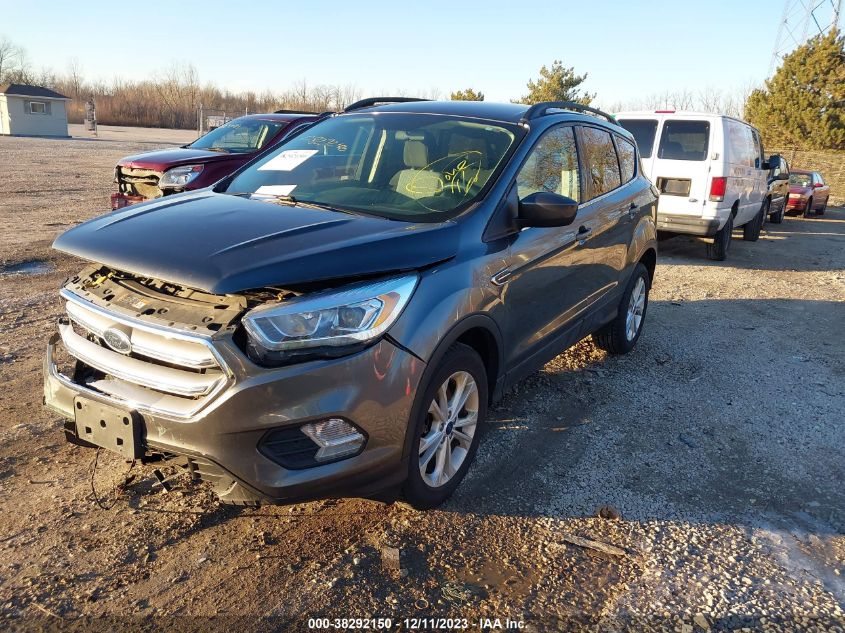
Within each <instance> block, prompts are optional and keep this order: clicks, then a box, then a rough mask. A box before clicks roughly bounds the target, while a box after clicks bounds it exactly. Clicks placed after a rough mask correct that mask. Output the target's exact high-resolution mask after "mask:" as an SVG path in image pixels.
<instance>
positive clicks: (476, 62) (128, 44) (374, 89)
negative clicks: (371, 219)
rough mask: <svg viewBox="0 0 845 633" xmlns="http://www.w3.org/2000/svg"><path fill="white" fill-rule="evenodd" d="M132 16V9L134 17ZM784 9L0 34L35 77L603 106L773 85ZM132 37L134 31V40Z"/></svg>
mask: <svg viewBox="0 0 845 633" xmlns="http://www.w3.org/2000/svg"><path fill="white" fill-rule="evenodd" d="M133 6H134V7H135V8H136V9H135V10H134V11H133ZM782 12H783V4H782V2H781V0H774V1H773V0H769V1H765V0H732V1H729V0H711V1H709V2H705V1H699V2H690V1H680V2H678V1H676V2H671V1H668V0H667V1H658V0H640V1H628V2H623V1H612V0H607V1H604V2H602V1H601V0H594V1H593V2H584V1H580V2H562V1H561V2H539V1H535V0H519V1H516V2H515V1H513V0H511V1H509V2H499V1H498V0H491V1H489V2H471V1H469V0H466V1H464V2H445V1H441V0H436V1H432V2H414V3H410V2H407V3H401V2H364V1H358V2H354V3H353V2H333V1H332V0H324V1H323V2H312V3H308V4H305V3H303V2H291V3H285V2H263V1H261V2H259V1H255V2H247V1H242V2H240V3H235V2H231V1H230V2H215V1H206V2H193V1H184V0H183V1H181V2H173V1H169V2H158V1H156V0H146V1H145V2H143V3H137V2H136V3H129V2H126V3H123V4H122V3H120V2H115V1H114V0H109V1H108V2H106V1H100V0H86V2H68V3H65V2H61V3H60V2H54V3H53V2H39V3H24V2H21V1H20V0H0V16H3V17H2V19H1V20H0V35H5V36H6V37H8V38H10V39H12V40H13V41H14V42H16V43H17V44H20V45H22V46H24V47H25V48H26V49H27V51H28V53H29V58H30V61H31V62H32V64H33V65H34V66H35V67H36V68H40V67H50V68H53V69H54V70H56V71H58V72H64V71H65V70H66V69H67V65H68V61H69V59H70V58H72V57H76V58H78V59H79V60H80V62H81V63H82V67H83V71H84V74H85V76H86V78H95V79H106V80H108V79H110V78H112V77H115V76H120V77H123V78H127V79H128V78H146V77H151V76H153V75H154V74H155V73H156V72H158V71H161V70H162V69H163V68H165V67H166V66H168V65H169V64H171V63H172V62H174V61H175V62H189V63H191V64H193V65H194V66H195V67H196V68H197V70H198V72H199V75H200V79H201V80H202V81H204V82H205V81H212V82H214V83H216V84H218V85H219V86H221V87H225V88H229V89H231V90H235V91H239V90H247V89H248V90H255V91H261V90H264V89H271V90H274V91H282V90H284V89H286V88H288V87H290V86H292V85H293V84H294V83H295V82H297V81H299V80H302V79H305V80H307V81H308V83H310V84H320V83H324V84H343V85H345V84H354V85H356V86H357V87H358V88H359V90H360V91H361V92H362V93H363V94H375V93H390V92H393V91H395V90H397V89H401V90H402V91H403V92H404V93H405V94H413V93H415V92H416V91H427V92H430V91H431V90H432V89H439V90H440V94H441V96H442V97H444V98H447V97H448V93H449V92H450V91H452V90H457V89H461V88H465V87H473V88H475V89H477V90H481V91H482V92H484V93H485V95H486V96H487V99H488V100H509V99H516V98H518V97H520V96H521V95H522V94H524V91H525V84H526V82H527V81H528V79H531V78H534V77H536V76H537V74H538V70H539V68H540V66H542V65H543V64H550V63H551V62H552V60H554V59H561V60H563V62H564V63H565V64H566V65H567V66H574V67H575V70H576V71H577V72H578V73H584V72H587V73H588V75H589V76H588V79H587V81H586V83H585V84H584V87H585V88H586V89H588V90H589V91H590V92H596V93H598V99H597V101H598V103H600V104H606V105H609V104H611V103H614V102H618V101H622V102H630V101H631V100H636V99H641V98H644V97H645V96H647V95H650V94H655V93H661V92H665V91H677V90H683V89H689V90H692V91H696V90H698V89H699V88H701V87H702V86H712V87H715V88H720V89H722V90H723V91H726V92H730V91H732V90H735V89H736V88H738V87H740V86H742V85H747V84H748V83H751V82H755V83H761V82H762V80H763V79H765V76H766V75H767V73H768V71H769V65H770V61H771V55H772V49H773V46H774V42H775V37H776V34H777V28H778V24H779V21H780V18H781V15H782ZM133 22H134V23H137V24H139V25H140V28H138V29H133V28H132V24H133Z"/></svg>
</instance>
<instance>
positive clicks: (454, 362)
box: [402, 343, 488, 510]
mask: <svg viewBox="0 0 845 633" xmlns="http://www.w3.org/2000/svg"><path fill="white" fill-rule="evenodd" d="M467 376H468V377H469V378H471V379H472V381H473V384H474V386H475V392H474V394H473V393H472V392H471V393H470V394H469V397H468V398H467V399H466V400H465V404H463V405H461V408H460V409H459V410H458V411H450V410H448V409H447V411H446V414H445V415H442V416H441V415H439V414H438V413H437V412H438V411H442V406H440V405H441V404H442V405H445V406H448V405H450V404H456V402H453V401H452V398H455V401H458V400H459V397H456V396H457V392H458V387H459V386H460V385H461V384H463V385H464V386H465V387H466V385H467V384H468V383H467V382H464V383H461V382H460V381H461V380H462V379H464V378H465V377H467ZM441 387H445V392H442V393H441ZM487 394H488V390H487V371H486V369H485V368H484V363H483V362H482V360H481V357H480V356H479V355H478V353H477V352H476V351H475V350H474V349H472V348H471V347H469V346H467V345H462V344H460V343H456V344H454V345H452V347H450V348H449V350H448V351H447V352H446V354H445V355H444V356H443V358H442V359H441V360H440V364H439V365H438V366H437V369H436V370H435V371H434V373H433V374H432V375H431V378H430V379H429V381H428V383H427V384H426V386H425V388H424V390H423V397H422V400H421V401H420V402H421V404H420V406H419V410H418V411H416V413H415V414H414V415H415V419H412V420H411V421H410V422H409V424H410V425H412V426H413V434H414V435H413V442H412V444H411V456H410V458H409V459H408V477H407V479H406V480H405V483H404V485H403V487H402V492H403V493H404V496H405V499H406V500H407V501H408V503H410V504H411V505H412V506H414V507H415V508H417V509H419V510H425V509H427V508H433V507H435V506H438V505H440V504H441V503H443V502H444V501H446V499H448V498H449V497H450V496H451V495H452V493H453V492H454V491H455V488H457V487H458V485H459V484H460V483H461V480H463V478H464V476H465V475H466V473H467V470H469V466H470V464H471V463H472V460H473V458H474V457H475V452H476V450H477V449H478V437H479V435H480V433H479V430H480V427H481V425H482V424H483V423H484V421H485V419H486V417H487ZM473 409H474V411H473ZM461 413H463V414H464V415H463V416H461ZM459 423H460V424H459ZM441 429H442V430H441ZM460 436H463V437H460ZM467 437H468V438H469V439H468V441H467V439H466V438H467ZM423 438H426V440H434V441H433V442H430V443H429V445H428V447H426V450H425V451H421V450H420V448H421V445H422V443H423V441H424V439H423ZM447 440H448V441H447ZM458 449H460V451H459V450H458ZM426 453H428V455H426ZM426 457H427V459H426ZM456 459H459V460H460V461H459V462H458V463H457V468H455V464H456ZM450 466H451V468H450ZM438 468H439V469H440V471H439V472H440V473H441V474H438ZM450 470H452V472H451V474H450V473H449V471H450ZM443 475H446V476H447V477H448V478H447V479H446V480H442V479H441V478H442V476H443ZM436 481H440V482H441V483H439V484H437V485H435V482H436Z"/></svg>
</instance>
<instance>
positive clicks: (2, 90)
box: [0, 84, 70, 99]
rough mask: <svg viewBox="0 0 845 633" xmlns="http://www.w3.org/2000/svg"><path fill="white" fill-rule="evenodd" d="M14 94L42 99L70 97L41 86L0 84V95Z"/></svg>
mask: <svg viewBox="0 0 845 633" xmlns="http://www.w3.org/2000/svg"><path fill="white" fill-rule="evenodd" d="M3 94H5V95H14V96H18V97H41V98H42V99H70V97H66V96H64V95H63V94H59V93H58V92H56V91H55V90H50V89H49V88H43V87H42V86H28V85H26V84H3V85H0V95H3Z"/></svg>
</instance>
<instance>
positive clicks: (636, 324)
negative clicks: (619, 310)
mask: <svg viewBox="0 0 845 633" xmlns="http://www.w3.org/2000/svg"><path fill="white" fill-rule="evenodd" d="M645 298H646V288H645V279H643V278H642V277H639V278H638V279H637V283H636V284H635V285H634V289H633V290H632V291H631V298H630V299H629V300H628V313H627V314H626V316H625V337H626V338H627V339H628V340H629V341H633V340H634V339H635V338H636V336H637V332H639V331H640V324H641V323H642V322H643V312H645Z"/></svg>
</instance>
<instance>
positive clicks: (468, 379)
mask: <svg viewBox="0 0 845 633" xmlns="http://www.w3.org/2000/svg"><path fill="white" fill-rule="evenodd" d="M478 398H479V395H478V385H477V384H476V382H475V379H474V378H473V377H472V374H470V373H469V372H466V371H457V372H455V373H454V374H452V375H451V376H449V378H447V379H446V381H445V382H444V383H443V384H442V385H440V388H439V389H438V390H437V393H436V394H435V396H434V399H433V400H432V401H431V404H430V405H429V407H428V414H427V419H426V424H425V425H424V427H423V433H422V437H421V438H420V446H419V460H420V475H422V479H423V481H424V482H425V483H426V484H427V485H429V486H431V487H432V488H439V487H440V486H443V485H445V484H447V483H448V482H449V481H450V480H451V479H452V477H454V476H455V474H456V473H457V472H458V470H459V469H460V467H461V465H462V464H463V462H464V460H465V459H466V456H467V453H468V452H469V449H470V447H471V446H472V438H473V437H474V436H475V430H476V425H477V423H478Z"/></svg>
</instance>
